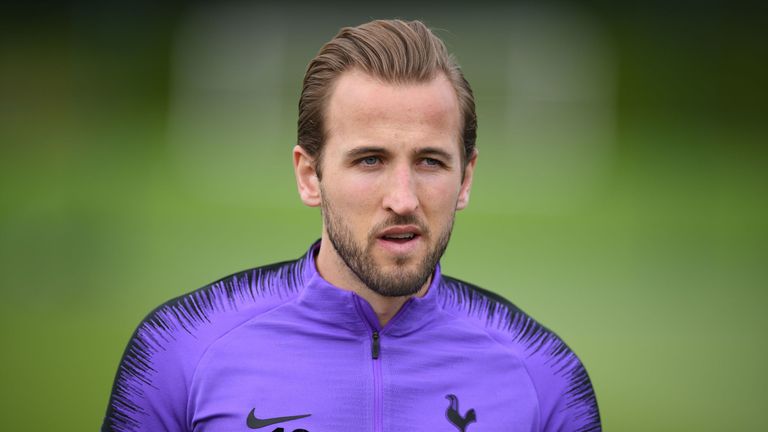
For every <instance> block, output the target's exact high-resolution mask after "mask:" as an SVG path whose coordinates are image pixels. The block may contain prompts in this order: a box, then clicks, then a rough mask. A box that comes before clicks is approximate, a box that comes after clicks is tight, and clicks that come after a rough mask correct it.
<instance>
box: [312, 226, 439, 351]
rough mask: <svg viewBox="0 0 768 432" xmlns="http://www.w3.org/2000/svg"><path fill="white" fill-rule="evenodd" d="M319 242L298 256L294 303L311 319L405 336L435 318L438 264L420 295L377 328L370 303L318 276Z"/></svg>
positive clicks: (358, 329)
mask: <svg viewBox="0 0 768 432" xmlns="http://www.w3.org/2000/svg"><path fill="white" fill-rule="evenodd" d="M319 249H320V241H319V240H318V241H317V242H315V243H314V244H313V245H312V246H311V247H310V248H309V250H308V251H307V254H306V255H305V256H304V257H303V258H302V260H303V261H304V263H303V266H302V267H303V268H304V271H303V279H304V289H303V290H302V292H301V293H300V294H299V297H298V302H299V304H300V305H302V306H305V307H307V308H308V312H309V313H310V314H312V317H313V318H314V319H317V320H320V321H322V322H323V323H325V324H330V325H335V326H341V327H344V328H348V329H349V330H352V331H355V332H365V333H370V332H372V331H378V332H380V333H381V334H382V335H389V336H394V337H401V336H406V335H408V334H409V333H412V332H415V331H418V330H419V329H421V328H423V327H424V326H426V325H429V324H430V323H431V322H432V321H433V320H434V319H436V315H437V312H438V310H439V306H438V301H437V297H438V295H439V294H438V292H439V285H440V284H441V283H442V276H441V272H440V265H439V264H438V265H437V266H436V268H435V272H434V274H433V275H432V280H431V282H430V284H429V288H428V289H427V293H426V294H425V295H424V296H423V297H411V298H410V299H408V300H407V301H406V302H405V303H404V304H403V306H402V307H401V308H400V310H399V311H398V312H397V313H396V314H395V316H394V317H392V319H391V320H389V322H388V323H387V324H386V325H385V326H384V327H381V325H380V324H379V321H378V318H377V317H376V313H375V312H374V311H373V308H372V307H371V305H370V304H369V303H368V302H367V301H366V300H365V299H364V298H362V297H360V296H359V295H357V294H356V293H354V292H352V291H348V290H345V289H342V288H339V287H337V286H335V285H333V284H331V283H330V282H328V281H327V280H325V279H323V277H322V276H320V273H319V272H318V271H317V266H316V263H315V256H316V254H317V251H318V250H319Z"/></svg>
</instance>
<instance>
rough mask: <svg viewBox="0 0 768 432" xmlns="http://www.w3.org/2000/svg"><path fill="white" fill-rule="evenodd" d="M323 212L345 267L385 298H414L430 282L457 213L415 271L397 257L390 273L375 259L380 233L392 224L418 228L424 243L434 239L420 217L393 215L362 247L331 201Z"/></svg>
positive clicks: (369, 236) (407, 259) (404, 258)
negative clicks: (375, 248)
mask: <svg viewBox="0 0 768 432" xmlns="http://www.w3.org/2000/svg"><path fill="white" fill-rule="evenodd" d="M321 209H322V214H323V221H324V223H325V229H326V231H327V232H328V238H329V239H330V240H331V244H333V247H334V248H335V249H336V252H337V253H338V254H339V256H340V257H341V259H342V261H344V264H346V266H347V267H348V268H349V269H350V270H351V271H352V273H354V274H355V276H357V278H358V279H360V281H361V282H363V284H365V286H367V287H368V288H369V289H371V290H372V291H374V292H375V293H377V294H379V295H382V296H384V297H402V296H410V295H414V294H416V293H417V292H419V290H420V289H421V287H423V286H424V284H425V283H427V281H428V280H429V278H430V277H431V276H432V274H433V273H434V272H435V267H437V263H438V261H440V257H442V256H443V253H444V252H445V249H446V248H447V247H448V241H449V240H450V238H451V230H452V229H453V221H454V217H455V214H452V215H451V220H450V222H449V223H448V225H447V226H446V228H445V229H444V230H443V231H442V232H440V233H438V237H437V242H436V243H435V244H434V246H433V247H431V248H430V249H429V250H428V251H427V254H426V255H425V256H424V257H423V258H421V259H420V260H419V262H418V263H417V265H416V267H415V268H413V269H409V268H408V267H406V265H407V263H408V261H409V260H410V259H409V257H402V256H398V257H397V258H395V268H394V269H393V270H390V271H386V270H384V269H383V268H382V267H381V266H379V265H377V264H376V262H375V261H374V258H373V248H374V246H375V244H376V241H377V236H376V233H379V232H381V231H382V230H383V229H385V228H387V227H389V226H392V225H416V226H418V227H419V229H420V230H421V235H422V236H423V237H424V240H430V239H431V238H432V235H431V233H430V230H429V228H428V227H427V226H426V225H425V224H424V223H423V222H422V221H421V220H419V218H417V217H416V216H414V215H407V216H403V215H396V214H395V215H392V216H391V217H390V218H388V219H387V220H385V221H384V222H382V223H379V224H377V225H376V226H374V227H373V228H372V229H371V230H370V231H369V232H368V235H367V243H366V244H365V245H362V244H360V243H358V242H357V241H355V239H354V236H353V234H352V231H351V230H350V229H349V228H348V227H347V224H346V223H345V221H344V219H343V218H342V217H341V215H340V214H338V213H336V212H335V211H334V210H333V207H332V206H331V205H330V203H329V202H328V201H327V200H325V199H323V200H322V204H321ZM428 246H429V245H428Z"/></svg>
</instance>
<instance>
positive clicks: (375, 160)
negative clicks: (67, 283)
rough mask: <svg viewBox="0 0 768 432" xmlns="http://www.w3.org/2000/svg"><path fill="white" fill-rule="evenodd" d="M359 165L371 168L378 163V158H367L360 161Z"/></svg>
mask: <svg viewBox="0 0 768 432" xmlns="http://www.w3.org/2000/svg"><path fill="white" fill-rule="evenodd" d="M360 163H361V164H362V165H365V166H373V165H376V164H377V163H379V158H378V157H376V156H368V157H364V158H362V159H360Z"/></svg>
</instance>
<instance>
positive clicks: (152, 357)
mask: <svg viewBox="0 0 768 432" xmlns="http://www.w3.org/2000/svg"><path fill="white" fill-rule="evenodd" d="M187 324H188V320H184V319H182V317H180V316H178V311H177V310H175V309H173V308H171V307H169V306H167V305H165V306H161V307H160V308H158V309H157V310H155V311H154V312H153V313H151V314H150V315H149V316H148V317H147V318H146V319H145V320H144V321H142V322H141V324H139V326H138V328H137V329H136V331H135V332H134V334H133V336H132V337H131V340H130V341H129V342H128V346H127V347H126V349H125V352H124V353H123V357H122V360H121V361H120V365H119V366H118V369H117V374H116V376H115V381H114V384H113V386H112V393H111V395H110V398H109V405H108V406H107V413H106V416H105V418H104V422H103V424H102V427H101V431H102V432H128V431H131V432H135V431H152V432H160V431H168V432H183V431H187V430H188V427H187V420H186V418H187V416H186V406H187V400H188V388H189V385H188V383H189V379H190V376H191V374H192V372H193V371H194V367H195V364H194V363H195V362H194V359H195V358H197V355H196V353H195V351H197V350H198V349H199V347H197V346H196V344H195V343H194V341H195V337H194V336H193V333H192V332H191V331H190V329H189V327H188V325H187Z"/></svg>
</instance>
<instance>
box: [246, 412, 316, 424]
mask: <svg viewBox="0 0 768 432" xmlns="http://www.w3.org/2000/svg"><path fill="white" fill-rule="evenodd" d="M254 411H256V408H254V409H252V410H251V412H250V413H248V420H246V424H247V425H248V427H249V428H250V429H261V428H263V427H267V426H270V425H273V424H277V423H283V422H287V421H291V420H298V419H302V418H304V417H309V416H311V415H312V414H302V415H297V416H288V417H275V418H269V419H260V418H257V417H256V416H255V415H254V414H253V413H254Z"/></svg>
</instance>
